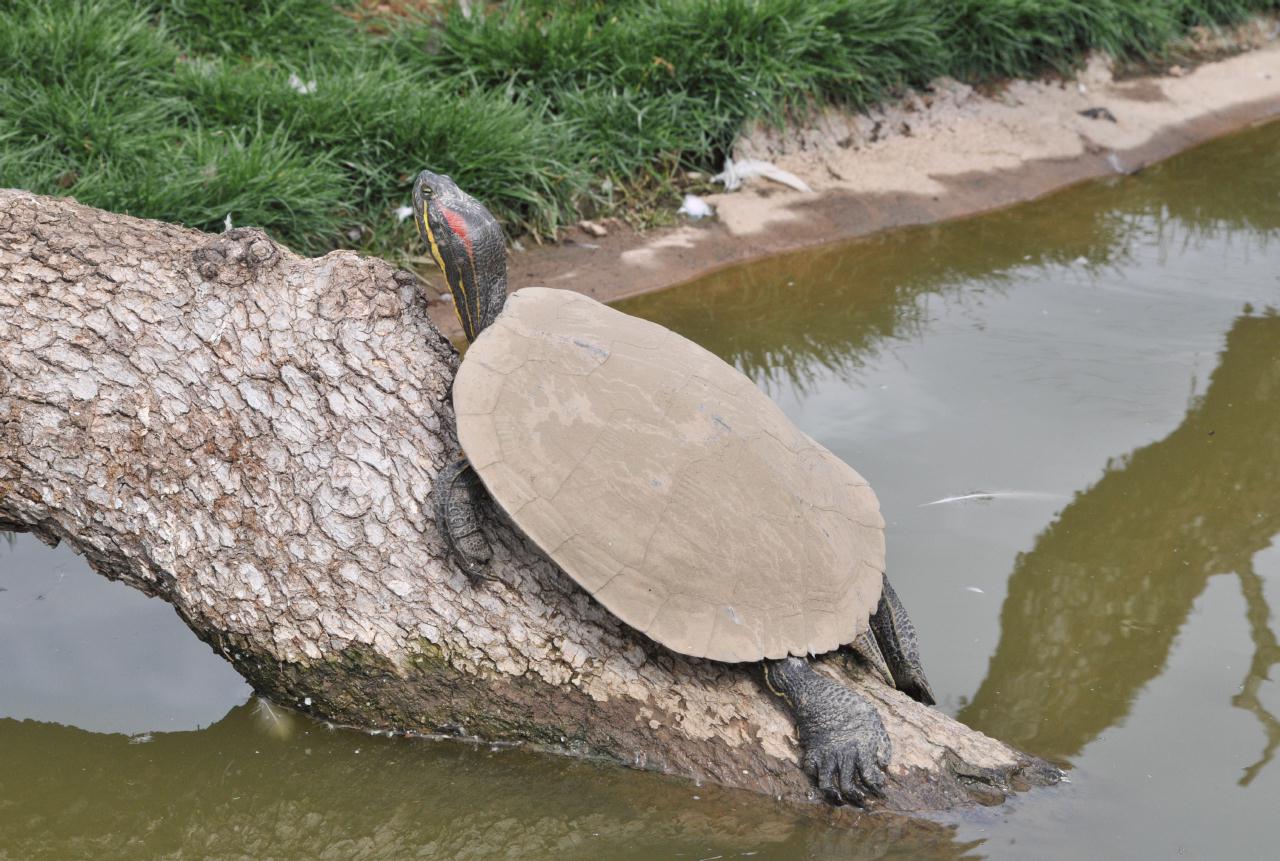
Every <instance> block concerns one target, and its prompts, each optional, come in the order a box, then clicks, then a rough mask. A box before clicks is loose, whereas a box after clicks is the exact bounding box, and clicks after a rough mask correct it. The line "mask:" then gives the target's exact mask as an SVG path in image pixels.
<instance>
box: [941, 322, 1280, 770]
mask: <svg viewBox="0 0 1280 861" xmlns="http://www.w3.org/2000/svg"><path fill="white" fill-rule="evenodd" d="M1277 487H1280V316H1277V315H1276V314H1275V313H1274V312H1268V313H1266V314H1264V315H1262V316H1243V317H1240V318H1239V319H1238V320H1237V321H1236V322H1235V325H1234V326H1233V327H1232V329H1231V331H1230V333H1228V335H1227V342H1226V348H1225V349H1224V350H1223V351H1222V354H1221V357H1220V363H1219V365H1218V367H1217V369H1216V370H1215V371H1214V372H1213V376H1212V378H1211V380H1210V384H1209V387H1208V390H1207V391H1206V392H1205V394H1204V396H1203V397H1201V398H1199V399H1197V400H1196V401H1195V402H1194V403H1193V404H1192V406H1191V409H1190V410H1189V411H1188V413H1187V415H1186V417H1185V419H1184V420H1183V422H1182V424H1181V425H1180V426H1179V427H1178V428H1177V429H1176V430H1175V431H1174V432H1173V433H1171V434H1170V435H1169V436H1167V437H1166V438H1164V439H1163V440H1160V441H1159V442H1156V443H1153V444H1151V445H1149V446H1146V447H1144V448H1141V449H1138V450H1137V451H1135V452H1133V453H1132V454H1130V455H1128V456H1126V457H1124V458H1123V459H1121V460H1120V461H1118V462H1115V463H1112V464H1109V465H1108V467H1107V469H1106V472H1105V474H1104V475H1103V477H1102V479H1100V480H1099V481H1098V482H1097V484H1095V485H1094V486H1093V487H1091V488H1089V489H1088V490H1086V491H1084V492H1082V493H1080V494H1079V495H1078V496H1077V497H1076V499H1075V500H1073V501H1072V502H1071V503H1070V504H1069V505H1068V506H1067V507H1066V508H1065V509H1064V510H1063V511H1062V513H1061V515H1059V517H1058V518H1057V520H1056V521H1055V522H1054V523H1053V524H1051V525H1050V526H1049V528H1048V529H1046V530H1045V531H1044V532H1043V533H1041V534H1040V536H1039V537H1038V538H1037V540H1036V543H1035V547H1034V548H1033V549H1032V550H1031V551H1030V552H1028V553H1025V554H1023V555H1021V556H1020V557H1019V558H1018V560H1017V563H1016V564H1015V567H1014V571H1013V574H1012V576H1011V577H1010V579H1009V589H1008V595H1007V597H1006V598H1005V602H1004V607H1003V610H1002V612H1001V616H1000V642H999V645H998V646H997V647H996V652H995V654H994V656H993V657H992V659H991V664H990V667H989V669H988V672H987V676H986V678H985V679H984V680H983V683H982V685H981V687H980V688H979V689H978V692H977V694H976V695H975V696H974V698H973V700H972V702H970V703H969V705H968V706H967V707H966V708H965V709H964V710H963V711H962V712H961V713H960V719H961V720H963V721H964V722H966V723H968V724H970V725H971V726H974V727H977V728H978V729H981V730H983V731H985V732H989V733H992V734H994V735H996V736H997V737H1000V738H1003V739H1006V740H1008V741H1009V742H1011V743H1013V744H1016V745H1019V746H1021V747H1025V748H1027V749H1029V750H1031V751H1033V752H1035V753H1038V754H1040V755H1042V756H1050V757H1058V758H1063V757H1072V756H1075V755H1076V754H1078V753H1079V752H1080V750H1081V749H1082V748H1083V747H1084V746H1085V745H1086V744H1088V743H1089V742H1090V741H1092V740H1093V739H1094V738H1096V737H1097V736H1098V735H1099V734H1100V733H1101V732H1102V731H1103V730H1105V729H1106V728H1108V727H1110V726H1113V725H1115V724H1117V723H1119V722H1120V720H1121V719H1122V718H1123V717H1124V716H1125V715H1126V714H1127V713H1128V711H1129V708H1130V706H1131V704H1132V702H1133V700H1134V698H1135V697H1136V695H1137V694H1138V692H1139V691H1140V690H1141V689H1142V687H1143V686H1144V685H1145V684H1147V683H1148V682H1149V681H1150V680H1151V679H1153V678H1155V677H1156V676H1158V675H1160V673H1161V672H1163V670H1164V668H1165V664H1166V662H1167V660H1168V656H1169V652H1170V648H1171V646H1172V644H1173V641H1174V638H1175V636H1176V635H1177V633H1178V631H1179V629H1180V628H1181V627H1182V625H1183V624H1184V623H1185V621H1186V619H1187V617H1188V615H1189V613H1190V612H1191V608H1192V606H1193V604H1194V602H1195V600H1196V598H1197V597H1198V596H1199V595H1200V593H1201V592H1203V591H1204V588H1205V585H1206V582H1207V581H1208V579H1209V578H1210V577H1212V576H1214V575H1215V574H1230V573H1235V574H1236V575H1237V576H1239V577H1240V580H1241V583H1242V585H1243V587H1244V593H1245V598H1246V601H1247V605H1248V622H1249V626H1250V634H1251V636H1252V638H1253V642H1254V648H1255V655H1254V659H1253V662H1252V665H1251V667H1250V670H1249V674H1248V676H1247V678H1246V680H1245V683H1244V689H1243V691H1242V692H1241V693H1240V694H1239V695H1238V696H1237V697H1236V698H1235V704H1236V705H1239V706H1241V707H1242V708H1248V709H1249V710H1250V711H1253V712H1254V714H1256V715H1257V716H1258V718H1259V720H1260V721H1261V723H1262V725H1263V727H1264V729H1266V732H1267V736H1268V743H1267V750H1266V753H1265V755H1264V757H1263V760H1262V762H1259V763H1258V764H1257V765H1255V766H1253V767H1251V769H1250V770H1249V771H1248V772H1247V773H1246V775H1245V777H1244V779H1243V782H1245V783H1247V782H1248V781H1249V780H1250V779H1252V776H1253V775H1254V774H1256V773H1257V770H1258V769H1259V768H1260V767H1261V766H1262V765H1263V764H1265V762H1266V761H1268V760H1269V759H1270V758H1271V756H1272V755H1273V753H1274V751H1275V749H1276V746H1277V744H1278V743H1280V724H1277V722H1276V719H1275V717H1274V716H1273V715H1271V714H1269V713H1268V712H1267V711H1266V710H1265V709H1264V708H1263V706H1262V704H1261V701H1260V700H1259V698H1258V696H1257V691H1258V687H1259V686H1260V685H1261V683H1262V682H1263V681H1264V680H1265V679H1266V674H1267V671H1268V670H1269V668H1270V667H1271V666H1272V665H1274V664H1275V663H1276V661H1277V660H1278V659H1280V650H1278V649H1277V646H1276V640H1275V636H1274V634H1273V633H1272V632H1271V630H1270V628H1269V626H1268V622H1269V619H1270V610H1269V608H1268V607H1267V605H1266V602H1265V599H1264V597H1263V592H1262V583H1261V580H1260V579H1259V578H1258V575H1257V574H1256V573H1255V572H1254V569H1253V557H1254V556H1255V555H1256V554H1257V553H1258V552H1260V551H1262V550H1264V549H1266V548H1267V547H1269V546H1271V544H1272V542H1273V540H1274V539H1275V537H1276V536H1277V535H1278V534H1280V505H1277V496H1276V488H1277ZM1064 714H1069V715H1071V719H1070V720H1069V721H1066V720H1059V719H1057V717H1058V716H1060V715H1064Z"/></svg>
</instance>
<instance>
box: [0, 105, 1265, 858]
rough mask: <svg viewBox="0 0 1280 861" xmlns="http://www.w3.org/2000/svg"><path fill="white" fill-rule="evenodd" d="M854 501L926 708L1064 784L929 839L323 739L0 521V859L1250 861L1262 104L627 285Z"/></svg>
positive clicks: (654, 784) (1260, 805)
mask: <svg viewBox="0 0 1280 861" xmlns="http://www.w3.org/2000/svg"><path fill="white" fill-rule="evenodd" d="M625 307H626V310H628V311H630V312H632V313H635V314H640V315H643V316H646V317H649V318H652V319H654V320H658V321H659V322H662V323H664V324H666V325H668V326H671V327H672V328H675V329H677V330H679V331H681V332H683V333H684V334H686V335H688V336H689V337H691V338H694V339H695V340H697V341H699V342H701V343H703V344H704V345H706V346H707V347H708V348H710V349H712V350H714V351H716V352H717V353H719V354H720V355H721V356H723V357H725V358H726V359H727V360H729V361H731V362H734V363H735V364H737V365H738V367H740V368H741V369H742V370H743V371H745V372H746V373H748V374H749V375H751V376H752V377H753V378H755V379H756V380H757V381H758V382H759V383H760V384H761V386H763V387H764V388H765V389H766V390H768V391H769V392H770V394H772V395H773V396H774V397H775V398H776V399H777V400H778V402H779V403H781V404H782V405H783V406H784V408H785V409H786V410H787V412H788V413H789V414H790V415H791V416H792V417H793V418H794V419H795V421H796V422H798V423H799V424H800V425H801V426H802V427H803V428H805V430H807V431H808V432H809V433H810V434H811V435H813V436H815V437H816V438H818V439H819V440H821V441H822V442H823V443H825V444H826V445H827V446H828V447H830V448H831V449H833V450H834V451H836V452H837V453H838V454H840V455H841V456H842V457H844V458H846V459H847V460H849V461H850V462H851V463H853V464H855V465H856V466H857V467H858V468H859V469H860V470H861V471H862V472H863V473H864V474H865V475H866V476H867V477H868V478H870V479H871V481H872V483H873V485H874V486H875V487H876V488H877V490H878V491H879V493H880V498H881V502H882V504H883V507H884V510H885V514H886V518H887V520H888V523H889V552H890V559H889V564H890V574H891V576H892V577H893V578H894V580H895V583H896V585H897V588H898V591H899V593H900V594H901V595H902V597H903V599H904V601H905V602H906V603H907V606H908V607H909V608H910V610H911V612H912V614H913V616H914V618H915V620H916V623H917V627H918V628H919V629H920V632H921V640H922V648H923V653H924V659H925V663H926V666H927V668H928V670H929V673H930V677H931V679H932V681H933V686H934V688H935V690H936V691H937V692H938V693H939V694H940V698H941V707H942V708H944V709H945V710H946V711H948V712H950V713H953V714H956V715H958V716H959V717H960V718H961V719H962V720H964V721H966V722H968V723H970V724H972V725H974V726H977V727H979V728H981V729H983V730H985V731H986V732H989V733H992V734H994V735H997V736H1000V737H1001V738H1004V739H1007V740H1009V741H1011V742H1013V743H1015V744H1018V745H1021V746H1023V747H1025V748H1027V749H1029V750H1031V751H1033V752H1035V753H1038V754H1040V755H1042V756H1045V757H1049V758H1051V759H1054V760H1055V761H1058V762H1061V763H1063V764H1064V765H1065V766H1067V767H1069V769H1070V776H1071V783H1070V784H1068V785H1066V786H1062V787H1058V788H1055V789H1051V790H1043V791H1038V792H1035V793H1033V794H1031V795H1028V796H1024V797H1022V798H1019V799H1017V800H1016V801H1014V802H1013V803H1011V804H1009V805H1007V806H1006V807H1003V808H999V809H996V810H993V811H976V812H971V813H967V814H964V815H961V816H954V817H949V818H948V819H946V820H945V821H944V822H942V823H940V824H933V823H925V824H919V823H916V824H911V823H902V822H898V821H892V820H890V821H885V820H883V819H880V818H871V819H863V820H862V822H861V823H860V824H859V825H858V826H857V827H855V828H852V829H850V828H847V827H843V826H845V825H847V823H846V822H844V821H843V820H841V821H836V822H833V821H831V817H829V816H828V815H827V814H825V813H822V812H814V813H812V814H806V813H798V812H795V811H791V810H780V809H778V808H776V807H775V806H774V805H771V804H769V803H768V802H767V801H764V800H760V799H756V798H751V797H744V796H741V795H736V794H728V793H720V792H716V791H714V790H711V789H709V788H706V787H701V788H700V787H696V786H692V785H689V784H686V783H683V782H679V781H673V780H666V779H662V778H658V777H654V776H651V775H638V774H635V773H632V772H625V771H622V770H620V769H616V768H612V767H607V766H601V765H596V764H590V763H580V762H569V761H564V760H559V759H550V758H545V757H538V756H533V755H529V754H526V753H522V752H518V751H501V750H499V751H494V750H489V749H488V748H478V749H477V748H470V747H466V746H462V745H458V744H453V743H432V742H424V741H409V740H405V739H392V738H385V737H369V736H365V735H361V734H356V733H351V732H345V731H337V730H332V729H328V728H326V727H324V726H322V725H316V724H312V723H308V722H302V721H299V720H297V719H291V718H289V717H288V716H287V715H286V714H284V713H281V712H278V711H275V710H272V709H270V708H269V707H265V706H262V705H260V704H258V703H257V702H256V701H253V700H251V699H249V697H248V691H247V690H246V689H245V688H244V686H243V684H242V683H241V682H240V681H239V680H238V679H237V678H236V677H235V676H234V674H232V673H231V672H230V670H228V669H227V668H226V667H225V665H223V664H222V663H221V662H220V661H219V660H218V659H217V658H215V657H214V656H213V655H211V654H210V653H209V652H208V650H207V649H206V648H205V647H204V646H202V645H200V644H199V643H197V642H195V640H194V638H191V637H190V635H189V634H187V633H186V631H185V629H183V627H182V625H181V623H180V622H179V621H178V619H177V618H176V616H175V615H174V614H173V613H172V611H171V610H169V608H168V607H167V606H165V605H163V604H159V603H158V602H155V601H148V600H146V599H144V598H142V597H140V596H138V595H135V594H133V593H131V592H129V591H128V590H126V589H124V588H122V587H119V586H117V585H116V584H111V583H107V582H105V581H102V580H100V578H96V577H95V576H94V575H92V574H90V573H88V572H87V571H85V570H84V569H83V566H82V565H81V563H80V562H79V560H77V559H76V558H75V557H74V556H72V555H71V554H69V553H67V552H65V551H61V550H52V551H51V550H48V549H45V548H42V547H40V546H38V545H36V544H35V543H34V542H32V541H31V540H29V539H27V538H24V537H21V536H19V537H18V538H17V539H16V541H14V542H13V543H11V544H6V543H5V542H3V541H0V588H3V589H5V590H6V591H3V592H0V859H10V858H12V859H19V858H21V859H26V858H51V859H52V858H59V859H61V858H77V857H82V858H143V857H179V856H181V857H188V858H191V857H211V858H242V857H245V858H250V857H251V858H268V857H270V858H280V859H303V858H308V859H309V858H335V859H339V858H342V859H345V858H411V857H421V858H499V857H513V858H541V857H568V858H577V857H581V858H603V859H613V858H710V857H716V856H719V857H723V858H735V857H754V858H778V859H800V858H806V859H807V858H822V859H825V858H831V859H835V858H841V859H843V858H894V857H900V858H958V857H970V858H977V857H991V858H1027V857H1034V858H1077V857H1080V856H1082V855H1084V856H1093V857H1100V858H1119V857H1126V858H1127V857H1133V858H1167V857H1171V856H1177V857H1204V858H1255V857H1274V853H1275V841H1276V839H1277V838H1276V830H1275V827H1274V824H1273V822H1274V816H1275V811H1276V809H1277V807H1278V806H1280V763H1276V762H1274V761H1273V759H1272V757H1273V754H1274V753H1275V749H1276V747H1277V745H1280V722H1278V721H1277V715H1280V676H1278V677H1277V678H1278V681H1270V680H1269V679H1268V676H1275V675H1276V674H1277V670H1276V668H1275V665H1276V663H1278V662H1280V646H1278V645H1277V641H1276V636H1275V632H1276V631H1277V630H1280V620H1277V619H1276V618H1275V617H1274V615H1273V614H1272V612H1271V607H1272V606H1273V605H1278V606H1280V546H1277V536H1278V535H1280V124H1275V125H1272V126H1270V127H1268V128H1263V129H1258V130H1254V131H1252V132H1249V133H1245V134H1242V135H1238V136H1235V137H1232V138H1229V139H1226V140H1222V141H1219V142H1216V143H1214V144H1212V145H1210V146H1207V147H1204V148H1202V149H1200V150H1197V151H1194V152H1191V153H1188V154H1186V155H1184V156H1182V157H1179V158H1177V159H1174V160H1173V161H1170V162H1168V163H1166V164H1163V165H1160V166H1158V167H1156V168H1153V169H1150V170H1148V171H1146V172H1144V173H1143V174H1142V175H1139V176H1135V177H1128V178H1122V179H1117V180H1115V181H1113V182H1109V183H1096V184H1091V185H1088V186H1085V187H1081V188H1078V189H1074V190H1072V191H1069V192H1067V193H1064V194H1059V195H1057V196H1054V197H1053V198H1051V199H1048V200H1045V201H1042V202H1039V203H1035V204H1030V205H1026V206H1022V207H1019V208H1017V209H1014V210H1010V211H1008V212H1004V213H999V214H996V215H992V216H987V217H983V218H978V219H973V220H970V221H966V222H962V223H956V224H950V225H945V226H941V227H932V228H925V229H919V230H911V231H902V232H897V233H894V234H892V235H887V236H884V237H879V238H875V239H872V240H867V241H860V242H857V243H854V244H850V245H845V246H840V247H836V248H831V249H827V250H824V251H819V252H807V253H804V254H799V255H793V256H790V257H783V258H779V259H775V260H770V261H766V262H764V263H761V264H756V265H754V266H751V267H747V268H741V269H734V270H730V271H726V272H723V273H720V274H718V275H716V276H714V277H712V278H709V279H706V280H704V281H702V282H699V283H698V284H695V285H690V286H688V287H684V288H680V289H677V290H672V291H668V292H666V293H662V294H656V295H652V296H648V297H643V298H641V299H637V300H632V301H631V302H629V303H627V304H626V306H625Z"/></svg>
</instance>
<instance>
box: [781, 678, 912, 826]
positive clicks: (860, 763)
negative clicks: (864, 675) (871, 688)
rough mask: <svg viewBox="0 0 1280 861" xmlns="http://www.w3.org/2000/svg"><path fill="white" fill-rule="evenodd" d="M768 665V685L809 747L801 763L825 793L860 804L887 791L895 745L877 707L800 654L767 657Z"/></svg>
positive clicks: (835, 800)
mask: <svg viewBox="0 0 1280 861" xmlns="http://www.w3.org/2000/svg"><path fill="white" fill-rule="evenodd" d="M762 667H763V673H764V682H765V686H766V687H767V688H768V689H769V691H770V692H771V693H773V694H774V695H775V696H777V697H779V698H781V699H782V701H783V702H785V703H786V704H787V706H788V708H790V710H791V714H792V716H793V717H794V718H795V722H796V731H797V733H798V734H799V736H800V746H801V747H803V748H804V755H803V757H802V758H801V760H800V763H801V767H802V768H803V769H804V771H805V773H806V774H808V775H809V776H810V777H811V778H813V779H814V781H816V782H817V784H818V788H819V789H820V790H822V792H823V794H825V795H826V796H827V797H828V798H829V799H831V800H832V801H833V802H835V803H840V802H842V801H845V802H849V803H852V804H857V805H860V806H861V805H865V804H866V802H867V800H868V798H869V797H871V796H879V795H883V794H884V782H885V773H884V769H885V767H886V766H888V764H889V757H890V754H891V752H892V746H891V745H890V742H889V734H888V733H887V732H886V731H885V728H884V723H883V722H882V721H881V720H880V715H879V713H877V712H876V710H875V707H874V706H873V705H871V703H870V702H869V701H868V700H867V699H866V698H865V697H863V696H860V695H858V694H856V693H854V692H853V691H851V690H849V689H848V688H846V687H845V686H844V685H841V684H838V683H837V682H835V681H833V680H831V679H829V678H827V677H826V676H824V675H822V674H820V673H818V672H817V671H816V670H814V669H813V667H811V666H810V665H809V662H808V661H805V660H802V659H800V658H783V659H782V660H780V661H765V662H764V663H763V665H762Z"/></svg>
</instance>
